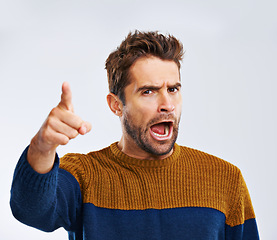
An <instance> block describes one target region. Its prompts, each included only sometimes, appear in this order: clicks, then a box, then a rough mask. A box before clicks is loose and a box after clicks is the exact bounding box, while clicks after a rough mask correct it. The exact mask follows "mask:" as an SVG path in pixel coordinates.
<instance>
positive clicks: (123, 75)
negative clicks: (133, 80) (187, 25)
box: [105, 30, 184, 104]
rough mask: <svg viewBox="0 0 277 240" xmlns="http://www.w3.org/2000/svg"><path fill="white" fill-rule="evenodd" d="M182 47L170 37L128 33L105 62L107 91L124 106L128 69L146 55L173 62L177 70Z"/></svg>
mask: <svg viewBox="0 0 277 240" xmlns="http://www.w3.org/2000/svg"><path fill="white" fill-rule="evenodd" d="M183 54H184V52H183V45H182V43H181V42H179V41H178V40H177V39H176V38H175V37H174V36H172V35H168V36H165V35H162V34H160V33H158V32H140V31H137V30H136V31H135V32H134V33H131V32H130V33H129V34H128V36H127V37H126V39H125V40H124V41H123V42H122V43H121V44H120V46H119V47H118V48H117V49H116V50H115V51H114V52H112V53H111V54H110V55H109V57H108V58H107V60H106V67H105V68H106V69H107V74H108V81H109V90H110V92H111V93H113V94H115V95H117V96H118V97H119V99H120V100H121V101H122V102H123V104H125V97H124V89H125V87H126V86H127V85H128V84H129V83H130V74H129V69H130V67H131V66H132V64H133V63H134V62H135V61H136V60H137V59H139V58H140V57H146V56H147V55H151V56H155V57H158V58H160V59H162V60H172V61H174V62H175V63H176V64H177V66H178V68H179V70H180V67H181V64H180V61H181V60H182V58H183Z"/></svg>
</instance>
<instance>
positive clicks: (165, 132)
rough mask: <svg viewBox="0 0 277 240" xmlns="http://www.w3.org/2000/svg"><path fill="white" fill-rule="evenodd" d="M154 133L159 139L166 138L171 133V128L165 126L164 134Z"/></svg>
mask: <svg viewBox="0 0 277 240" xmlns="http://www.w3.org/2000/svg"><path fill="white" fill-rule="evenodd" d="M153 133H154V135H155V136H157V137H165V136H167V135H168V133H169V126H165V129H164V134H158V133H155V132H153Z"/></svg>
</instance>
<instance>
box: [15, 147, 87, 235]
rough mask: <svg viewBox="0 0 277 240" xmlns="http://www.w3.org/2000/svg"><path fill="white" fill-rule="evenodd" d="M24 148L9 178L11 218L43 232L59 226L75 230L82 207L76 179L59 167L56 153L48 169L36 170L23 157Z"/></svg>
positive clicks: (25, 152)
mask: <svg viewBox="0 0 277 240" xmlns="http://www.w3.org/2000/svg"><path fill="white" fill-rule="evenodd" d="M27 151H28V148H26V150H25V151H24V152H23V154H22V156H21V157H20V160H19V162H18V164H17V166H16V169H15V173H14V178H13V184H12V189H11V200H10V205H11V209H12V213H13V215H14V217H15V218H16V219H18V220H19V221H21V222H23V223H25V224H27V225H29V226H32V227H35V228H38V229H40V230H43V231H47V232H49V231H54V230H55V229H57V228H59V227H64V228H65V229H66V230H67V231H76V230H77V229H78V228H79V227H80V226H78V224H79V223H80V222H81V221H80V220H79V217H80V214H81V206H82V199H81V191H80V187H79V184H78V182H77V180H76V179H75V178H74V177H73V176H72V175H71V174H70V173H69V172H67V171H65V170H62V169H59V158H58V156H57V155H56V158H55V162H54V165H53V168H52V170H51V171H50V172H48V173H46V174H39V173H37V172H36V171H34V170H33V169H32V167H31V166H30V164H29V163H28V161H27V159H26V156H27Z"/></svg>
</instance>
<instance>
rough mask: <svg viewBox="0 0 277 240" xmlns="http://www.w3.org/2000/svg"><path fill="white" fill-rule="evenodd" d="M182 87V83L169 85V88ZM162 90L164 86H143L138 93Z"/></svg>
mask: <svg viewBox="0 0 277 240" xmlns="http://www.w3.org/2000/svg"><path fill="white" fill-rule="evenodd" d="M181 86H182V84H181V83H180V82H178V83H176V84H174V85H169V86H168V88H180V87H181ZM161 88H162V86H161V87H160V86H154V85H143V86H141V87H140V88H138V90H137V92H141V91H144V90H153V91H157V90H160V89H161Z"/></svg>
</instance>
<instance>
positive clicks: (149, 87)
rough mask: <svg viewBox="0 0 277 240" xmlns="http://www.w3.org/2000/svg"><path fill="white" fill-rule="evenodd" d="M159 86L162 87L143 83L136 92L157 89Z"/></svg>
mask: <svg viewBox="0 0 277 240" xmlns="http://www.w3.org/2000/svg"><path fill="white" fill-rule="evenodd" d="M161 88H162V87H157V86H153V85H144V86H142V87H140V88H138V90H137V92H141V91H145V90H151V91H157V90H159V89H161Z"/></svg>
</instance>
